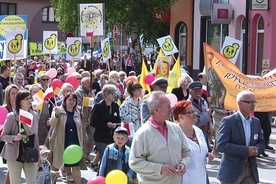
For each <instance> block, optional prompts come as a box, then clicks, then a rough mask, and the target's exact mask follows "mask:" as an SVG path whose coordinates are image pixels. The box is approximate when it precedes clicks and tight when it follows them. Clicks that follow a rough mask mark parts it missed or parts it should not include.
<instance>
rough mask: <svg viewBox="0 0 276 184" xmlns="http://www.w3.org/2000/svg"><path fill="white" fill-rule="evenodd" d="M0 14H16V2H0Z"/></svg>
mask: <svg viewBox="0 0 276 184" xmlns="http://www.w3.org/2000/svg"><path fill="white" fill-rule="evenodd" d="M0 15H16V4H15V3H0Z"/></svg>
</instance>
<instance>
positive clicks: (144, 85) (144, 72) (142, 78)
mask: <svg viewBox="0 0 276 184" xmlns="http://www.w3.org/2000/svg"><path fill="white" fill-rule="evenodd" d="M148 73H149V71H148V69H147V66H146V64H145V61H144V59H143V60H142V71H141V76H140V79H139V83H140V84H141V86H142V88H143V89H144V90H147V91H148V92H150V86H149V85H148V84H147V83H146V82H145V77H146V76H147V75H148Z"/></svg>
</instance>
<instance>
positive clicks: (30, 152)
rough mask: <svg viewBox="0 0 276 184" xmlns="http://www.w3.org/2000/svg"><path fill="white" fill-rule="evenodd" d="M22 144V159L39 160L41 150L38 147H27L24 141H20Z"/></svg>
mask: <svg viewBox="0 0 276 184" xmlns="http://www.w3.org/2000/svg"><path fill="white" fill-rule="evenodd" d="M20 142H21V144H22V156H21V160H22V161H23V162H28V163H29V162H38V159H39V150H38V149H37V148H31V147H26V148H24V145H23V141H20Z"/></svg>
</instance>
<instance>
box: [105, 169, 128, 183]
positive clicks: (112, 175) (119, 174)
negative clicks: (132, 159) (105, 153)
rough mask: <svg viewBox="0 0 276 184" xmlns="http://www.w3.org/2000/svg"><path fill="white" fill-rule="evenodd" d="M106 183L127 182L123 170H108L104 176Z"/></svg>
mask: <svg viewBox="0 0 276 184" xmlns="http://www.w3.org/2000/svg"><path fill="white" fill-rule="evenodd" d="M105 183H106V184H127V176H126V174H125V173H124V172H123V171H120V170H113V171H110V172H109V173H108V174H107V175H106V178H105Z"/></svg>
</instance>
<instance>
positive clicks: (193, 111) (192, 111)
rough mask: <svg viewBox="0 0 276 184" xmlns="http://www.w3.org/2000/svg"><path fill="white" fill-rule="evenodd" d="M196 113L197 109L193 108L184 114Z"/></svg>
mask: <svg viewBox="0 0 276 184" xmlns="http://www.w3.org/2000/svg"><path fill="white" fill-rule="evenodd" d="M194 113H196V111H195V110H191V111H188V112H185V113H184V114H194Z"/></svg>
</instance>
